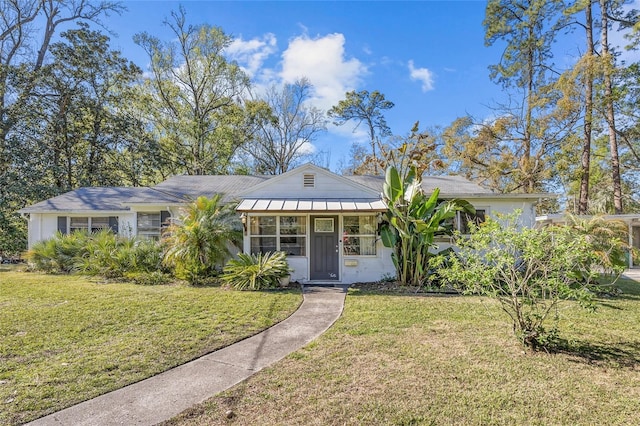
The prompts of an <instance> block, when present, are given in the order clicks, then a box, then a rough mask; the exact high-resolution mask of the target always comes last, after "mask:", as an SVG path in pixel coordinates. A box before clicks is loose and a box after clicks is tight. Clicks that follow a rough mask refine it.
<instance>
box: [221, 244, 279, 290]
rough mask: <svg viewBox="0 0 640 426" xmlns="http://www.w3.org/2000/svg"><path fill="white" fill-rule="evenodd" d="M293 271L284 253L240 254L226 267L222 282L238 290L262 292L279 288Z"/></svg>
mask: <svg viewBox="0 0 640 426" xmlns="http://www.w3.org/2000/svg"><path fill="white" fill-rule="evenodd" d="M290 272H291V270H290V269H289V264H288V263H287V259H286V253H285V252H283V251H276V252H273V253H271V252H267V253H265V254H262V253H259V254H257V255H251V254H244V253H240V254H238V258H237V259H231V260H229V262H227V265H226V266H225V267H224V274H223V275H222V276H221V278H222V280H223V281H224V282H225V283H227V284H228V285H230V286H231V287H233V288H235V289H236V290H262V289H265V288H273V287H277V286H278V285H279V284H280V279H281V278H284V277H286V276H287V275H289V274H290Z"/></svg>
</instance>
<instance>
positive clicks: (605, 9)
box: [600, 0, 622, 214]
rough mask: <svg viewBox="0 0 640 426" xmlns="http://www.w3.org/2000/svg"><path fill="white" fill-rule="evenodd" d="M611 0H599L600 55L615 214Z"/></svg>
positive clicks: (618, 203)
mask: <svg viewBox="0 0 640 426" xmlns="http://www.w3.org/2000/svg"><path fill="white" fill-rule="evenodd" d="M611 3H613V1H608V0H600V13H601V21H602V22H601V24H600V29H601V32H600V45H601V47H602V52H601V57H602V62H603V85H604V96H603V101H604V105H603V107H604V113H605V118H606V121H607V130H608V133H609V152H610V155H611V173H612V181H613V205H614V211H615V213H616V214H621V213H622V185H621V180H620V158H619V152H618V135H617V133H616V120H615V111H614V98H613V96H614V95H613V83H612V76H611V75H612V73H613V72H614V69H615V60H614V57H613V54H612V53H611V52H610V51H609V21H608V15H609V8H610V6H611Z"/></svg>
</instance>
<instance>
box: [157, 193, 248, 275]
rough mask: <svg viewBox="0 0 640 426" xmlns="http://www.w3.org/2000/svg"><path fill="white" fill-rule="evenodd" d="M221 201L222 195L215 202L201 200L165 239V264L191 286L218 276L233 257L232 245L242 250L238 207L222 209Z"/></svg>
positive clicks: (169, 229)
mask: <svg viewBox="0 0 640 426" xmlns="http://www.w3.org/2000/svg"><path fill="white" fill-rule="evenodd" d="M220 200H221V196H220V195H219V194H218V195H216V196H214V197H213V198H211V199H208V198H206V197H198V199H197V200H195V201H194V202H193V203H191V204H189V205H188V206H187V207H186V208H185V209H184V210H183V212H182V214H181V215H180V217H179V218H178V219H177V220H176V221H174V222H172V223H171V224H170V226H169V227H168V228H167V230H166V231H165V234H164V235H163V238H162V241H163V244H165V246H166V247H167V250H166V252H165V256H164V262H165V264H166V265H168V266H171V267H174V268H175V269H176V276H178V277H179V278H184V279H186V280H188V281H189V282H190V283H191V284H198V283H200V282H201V281H202V280H203V279H206V278H207V277H209V276H213V275H215V274H217V272H218V270H220V269H221V268H222V265H224V262H225V261H226V260H227V259H228V258H229V257H230V256H231V253H230V251H229V244H234V245H236V246H239V245H240V243H241V241H242V231H241V229H242V228H241V224H240V220H239V219H238V217H237V215H236V213H235V206H234V205H232V204H225V205H222V203H221V201H220Z"/></svg>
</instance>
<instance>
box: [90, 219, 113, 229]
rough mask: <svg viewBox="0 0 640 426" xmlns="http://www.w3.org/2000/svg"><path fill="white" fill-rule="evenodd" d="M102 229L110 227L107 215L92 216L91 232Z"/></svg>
mask: <svg viewBox="0 0 640 426" xmlns="http://www.w3.org/2000/svg"><path fill="white" fill-rule="evenodd" d="M103 229H110V226H109V218H108V217H92V218H91V232H100V231H102V230H103Z"/></svg>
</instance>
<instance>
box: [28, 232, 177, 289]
mask: <svg viewBox="0 0 640 426" xmlns="http://www.w3.org/2000/svg"><path fill="white" fill-rule="evenodd" d="M27 258H28V260H29V262H30V266H31V268H32V269H35V270H40V271H44V272H54V273H55V272H62V273H70V272H79V273H81V274H86V275H93V276H102V277H105V278H108V279H118V278H123V277H125V274H127V273H145V274H150V273H155V272H160V273H163V272H164V271H163V270H162V246H161V245H160V244H159V243H157V242H155V241H151V240H137V239H134V238H125V237H121V236H118V235H115V234H113V233H112V232H110V231H108V230H104V231H101V232H98V233H95V234H87V233H86V232H75V233H73V234H70V235H62V234H57V235H56V236H55V237H53V238H51V239H49V240H46V241H41V242H39V243H37V244H35V245H34V247H33V248H32V249H31V250H30V251H29V252H28V253H27Z"/></svg>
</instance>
